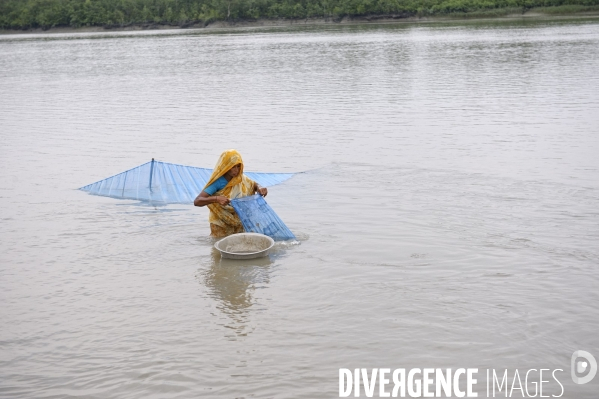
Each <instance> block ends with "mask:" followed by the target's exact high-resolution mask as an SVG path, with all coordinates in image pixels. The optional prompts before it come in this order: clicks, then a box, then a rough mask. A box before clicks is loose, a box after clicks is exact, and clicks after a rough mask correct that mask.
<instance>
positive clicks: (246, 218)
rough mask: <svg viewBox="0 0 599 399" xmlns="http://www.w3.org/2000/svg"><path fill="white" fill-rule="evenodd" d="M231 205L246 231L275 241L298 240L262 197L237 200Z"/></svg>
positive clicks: (253, 196)
mask: <svg viewBox="0 0 599 399" xmlns="http://www.w3.org/2000/svg"><path fill="white" fill-rule="evenodd" d="M231 205H232V206H233V208H234V209H235V212H237V215H239V218H240V219H241V223H242V224H243V228H244V229H245V231H247V232H250V233H260V234H264V235H267V236H269V237H271V238H272V239H274V240H275V241H283V240H295V239H296V238H295V236H294V235H293V233H292V232H291V230H289V228H287V226H286V225H285V223H283V221H282V220H281V218H279V216H278V215H277V214H276V213H275V211H273V210H272V208H271V207H270V206H269V205H268V204H267V203H266V201H265V200H264V198H262V196H260V195H258V194H256V195H250V196H248V197H243V198H236V199H234V200H231Z"/></svg>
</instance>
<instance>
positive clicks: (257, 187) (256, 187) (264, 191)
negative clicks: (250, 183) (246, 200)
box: [254, 182, 268, 197]
mask: <svg viewBox="0 0 599 399" xmlns="http://www.w3.org/2000/svg"><path fill="white" fill-rule="evenodd" d="M254 192H255V193H258V194H260V195H261V196H263V197H266V194H268V190H267V189H266V187H262V186H261V185H259V184H258V183H256V182H254Z"/></svg>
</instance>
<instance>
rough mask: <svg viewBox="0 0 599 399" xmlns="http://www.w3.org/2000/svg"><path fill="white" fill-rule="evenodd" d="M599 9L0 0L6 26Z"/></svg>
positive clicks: (487, 0)
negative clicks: (540, 9)
mask: <svg viewBox="0 0 599 399" xmlns="http://www.w3.org/2000/svg"><path fill="white" fill-rule="evenodd" d="M531 8H542V9H543V10H544V12H546V13H552V12H553V13H572V12H584V11H599V0H0V29H32V28H42V29H49V28H52V27H73V28H78V27H82V26H105V27H123V26H129V25H145V24H150V25H151V24H166V25H178V26H189V25H191V24H196V23H201V24H208V23H211V22H214V21H239V20H256V19H260V18H265V19H278V18H285V19H305V18H325V19H331V20H340V19H341V18H343V17H367V16H370V15H378V16H381V15H384V16H387V17H394V18H398V17H409V16H443V15H459V14H468V15H483V16H484V15H488V16H500V15H505V14H506V13H508V12H509V13H513V12H525V11H527V10H530V9H531Z"/></svg>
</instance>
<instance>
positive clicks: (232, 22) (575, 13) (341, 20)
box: [0, 5, 599, 34]
mask: <svg viewBox="0 0 599 399" xmlns="http://www.w3.org/2000/svg"><path fill="white" fill-rule="evenodd" d="M544 18H549V19H562V18H599V5H592V6H583V5H561V6H555V7H535V8H529V9H526V10H523V9H522V8H515V7H507V8H494V9H486V10H477V11H468V12H449V13H430V12H429V13H414V12H401V13H389V14H371V15H359V16H349V15H345V16H331V17H320V18H315V17H310V18H255V19H252V18H239V19H228V20H227V19H224V20H218V19H216V20H196V21H188V20H186V21H181V22H170V23H167V22H163V21H161V22H132V23H123V24H114V23H110V24H97V25H83V26H70V25H65V24H62V25H55V26H43V27H40V26H30V27H27V28H21V29H0V34H15V33H46V32H48V33H72V32H107V31H139V30H165V29H223V28H251V27H266V26H272V27H276V26H290V25H326V24H355V23H430V22H442V21H460V20H479V19H497V20H509V19H544Z"/></svg>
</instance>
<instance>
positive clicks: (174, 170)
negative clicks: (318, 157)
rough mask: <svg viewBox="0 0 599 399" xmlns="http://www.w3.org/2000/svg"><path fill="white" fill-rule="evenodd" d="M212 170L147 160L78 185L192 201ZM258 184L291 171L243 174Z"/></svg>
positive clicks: (120, 194)
mask: <svg viewBox="0 0 599 399" xmlns="http://www.w3.org/2000/svg"><path fill="white" fill-rule="evenodd" d="M211 174H212V169H207V168H197V167H194V166H186V165H177V164H172V163H167V162H160V161H154V160H152V161H150V162H147V163H145V164H143V165H140V166H137V167H135V168H133V169H129V170H127V171H125V172H122V173H119V174H117V175H114V176H111V177H108V178H106V179H103V180H100V181H98V182H96V183H92V184H89V185H87V186H84V187H81V188H80V190H83V191H86V192H88V193H90V194H94V195H101V196H105V197H111V198H120V199H132V200H139V201H149V202H153V203H161V204H192V203H193V200H194V199H195V198H196V197H197V195H198V194H199V193H200V192H202V189H203V188H204V186H205V185H206V183H207V182H208V179H210V175H211ZM244 174H245V175H246V176H248V177H249V178H250V179H252V180H254V181H256V182H258V184H260V185H261V186H265V187H269V186H274V185H276V184H279V183H282V182H284V181H285V180H287V179H289V178H290V177H292V176H293V173H257V172H246V173H244Z"/></svg>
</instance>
